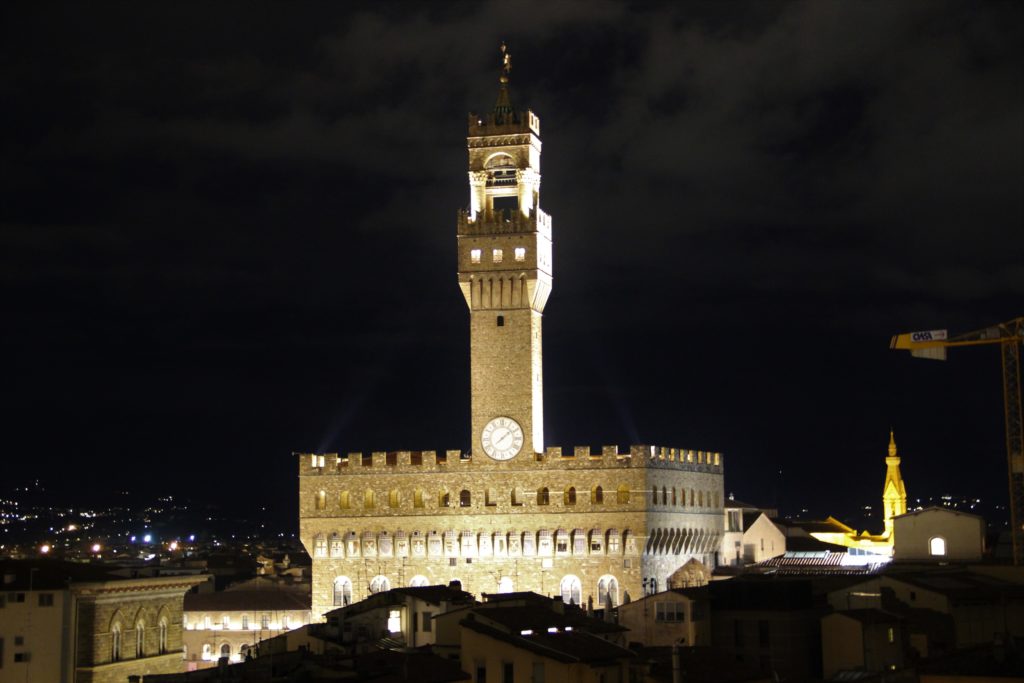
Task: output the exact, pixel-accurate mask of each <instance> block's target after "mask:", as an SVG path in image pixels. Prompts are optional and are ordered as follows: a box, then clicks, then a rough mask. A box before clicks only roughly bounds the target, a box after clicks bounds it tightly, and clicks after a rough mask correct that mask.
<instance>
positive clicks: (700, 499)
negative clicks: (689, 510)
mask: <svg viewBox="0 0 1024 683" xmlns="http://www.w3.org/2000/svg"><path fill="white" fill-rule="evenodd" d="M697 507H699V508H702V507H704V492H703V491H697Z"/></svg>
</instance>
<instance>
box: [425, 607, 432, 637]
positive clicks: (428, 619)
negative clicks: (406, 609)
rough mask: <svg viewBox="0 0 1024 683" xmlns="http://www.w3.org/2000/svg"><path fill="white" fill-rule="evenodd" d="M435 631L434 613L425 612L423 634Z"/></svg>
mask: <svg viewBox="0 0 1024 683" xmlns="http://www.w3.org/2000/svg"><path fill="white" fill-rule="evenodd" d="M433 630H434V613H433V612H424V613H423V632H424V633H430V632H431V631H433Z"/></svg>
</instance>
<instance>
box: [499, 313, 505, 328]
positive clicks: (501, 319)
mask: <svg viewBox="0 0 1024 683" xmlns="http://www.w3.org/2000/svg"><path fill="white" fill-rule="evenodd" d="M498 327H505V316H503V315H499V316H498Z"/></svg>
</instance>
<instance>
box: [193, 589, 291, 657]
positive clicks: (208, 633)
mask: <svg viewBox="0 0 1024 683" xmlns="http://www.w3.org/2000/svg"><path fill="white" fill-rule="evenodd" d="M309 622H310V594H309V583H298V584H289V583H285V582H282V581H275V580H272V579H268V578H262V577H261V578H257V579H253V580H251V581H246V582H244V583H241V584H237V585H235V586H229V587H228V588H227V589H226V590H223V591H218V592H216V593H194V594H190V595H187V596H185V613H184V636H183V642H184V648H185V659H186V661H187V667H188V669H189V670H194V669H200V668H205V667H211V666H215V665H216V664H217V661H218V660H219V659H220V658H222V657H226V658H228V660H229V661H231V662H239V661H242V660H244V659H245V658H246V657H247V656H248V655H249V654H250V653H251V651H252V649H253V648H254V647H256V646H257V645H258V644H259V643H260V642H261V641H264V640H266V639H268V638H273V637H275V636H277V635H279V634H281V633H285V632H288V631H290V630H292V629H297V628H299V627H301V626H304V625H306V624H308V623H309Z"/></svg>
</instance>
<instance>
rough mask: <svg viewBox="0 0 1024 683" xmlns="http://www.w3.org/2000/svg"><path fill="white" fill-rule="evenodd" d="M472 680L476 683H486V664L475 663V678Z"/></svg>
mask: <svg viewBox="0 0 1024 683" xmlns="http://www.w3.org/2000/svg"><path fill="white" fill-rule="evenodd" d="M473 680H474V681H475V682H476V683H487V664H485V663H484V662H477V663H476V678H474V679H473Z"/></svg>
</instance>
